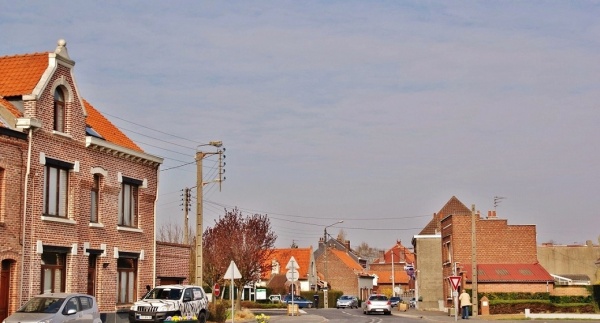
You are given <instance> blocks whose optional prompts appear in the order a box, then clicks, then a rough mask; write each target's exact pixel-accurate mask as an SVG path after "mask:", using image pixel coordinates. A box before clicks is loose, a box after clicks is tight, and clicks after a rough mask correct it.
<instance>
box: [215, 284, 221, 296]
mask: <svg viewBox="0 0 600 323" xmlns="http://www.w3.org/2000/svg"><path fill="white" fill-rule="evenodd" d="M213 293H215V296H216V297H219V294H221V287H220V286H219V284H215V286H213Z"/></svg>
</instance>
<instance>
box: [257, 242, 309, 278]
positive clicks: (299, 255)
mask: <svg viewBox="0 0 600 323" xmlns="http://www.w3.org/2000/svg"><path fill="white" fill-rule="evenodd" d="M312 252H313V251H312V247H310V248H286V249H275V250H273V253H272V254H271V257H269V259H267V260H266V264H265V265H266V266H271V265H272V264H273V260H276V261H277V262H278V263H279V266H280V272H279V274H285V273H286V272H287V269H286V268H285V266H286V265H287V263H288V262H289V261H290V258H292V256H293V257H294V259H296V261H297V262H298V266H300V268H299V269H298V272H299V275H300V276H299V277H300V279H306V277H308V276H307V275H308V270H309V269H310V268H309V267H310V259H311V255H312ZM271 275H272V273H271V271H270V270H269V271H267V272H264V273H263V274H262V278H263V279H266V280H268V279H270V278H271Z"/></svg>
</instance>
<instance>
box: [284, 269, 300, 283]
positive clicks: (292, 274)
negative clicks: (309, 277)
mask: <svg viewBox="0 0 600 323" xmlns="http://www.w3.org/2000/svg"><path fill="white" fill-rule="evenodd" d="M299 276H300V273H299V272H298V271H297V270H293V271H292V270H291V269H290V270H288V271H287V273H285V278H287V280H289V281H291V282H295V281H297V280H298V277H299Z"/></svg>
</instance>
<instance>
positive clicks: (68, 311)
mask: <svg viewBox="0 0 600 323" xmlns="http://www.w3.org/2000/svg"><path fill="white" fill-rule="evenodd" d="M75 313H77V310H76V309H74V308H70V309H68V310H67V315H73V314H75Z"/></svg>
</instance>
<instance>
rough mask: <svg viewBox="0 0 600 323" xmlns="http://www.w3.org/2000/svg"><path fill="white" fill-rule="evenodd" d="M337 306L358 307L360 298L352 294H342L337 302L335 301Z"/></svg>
mask: <svg viewBox="0 0 600 323" xmlns="http://www.w3.org/2000/svg"><path fill="white" fill-rule="evenodd" d="M335 307H336V308H343V307H349V308H358V298H356V296H352V295H342V296H340V298H338V299H337V302H336V303H335Z"/></svg>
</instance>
